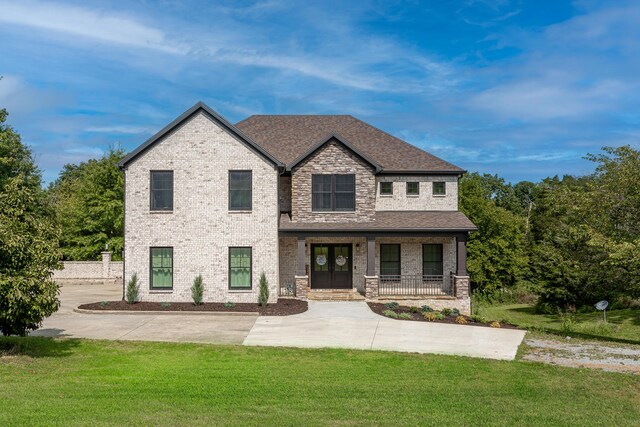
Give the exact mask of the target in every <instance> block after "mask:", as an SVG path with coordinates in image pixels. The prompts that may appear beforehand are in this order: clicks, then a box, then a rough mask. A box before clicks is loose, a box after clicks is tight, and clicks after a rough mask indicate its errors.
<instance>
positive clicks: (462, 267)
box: [456, 234, 467, 276]
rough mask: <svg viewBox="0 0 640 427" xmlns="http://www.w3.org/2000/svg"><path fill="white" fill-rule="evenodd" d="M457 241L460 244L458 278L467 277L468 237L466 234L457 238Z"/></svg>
mask: <svg viewBox="0 0 640 427" xmlns="http://www.w3.org/2000/svg"><path fill="white" fill-rule="evenodd" d="M456 241H457V243H458V251H457V252H458V262H457V264H458V266H457V272H456V275H457V276H466V275H467V236H466V234H463V235H460V236H458V237H456Z"/></svg>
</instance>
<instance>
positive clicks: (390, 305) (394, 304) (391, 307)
mask: <svg viewBox="0 0 640 427" xmlns="http://www.w3.org/2000/svg"><path fill="white" fill-rule="evenodd" d="M384 306H385V307H387V308H388V309H389V310H397V309H399V308H400V304H398V303H397V302H388V303H386V304H385V305H384Z"/></svg>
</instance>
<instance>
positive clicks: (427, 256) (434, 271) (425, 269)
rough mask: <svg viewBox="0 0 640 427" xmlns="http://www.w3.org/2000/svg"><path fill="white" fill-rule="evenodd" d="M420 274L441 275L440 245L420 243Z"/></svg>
mask: <svg viewBox="0 0 640 427" xmlns="http://www.w3.org/2000/svg"><path fill="white" fill-rule="evenodd" d="M422 275H423V276H442V245H440V244H429V245H422Z"/></svg>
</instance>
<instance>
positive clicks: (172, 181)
mask: <svg viewBox="0 0 640 427" xmlns="http://www.w3.org/2000/svg"><path fill="white" fill-rule="evenodd" d="M156 172H170V173H171V208H154V207H153V174H154V173H156ZM174 176H175V174H174V172H173V170H167V169H152V170H150V171H149V211H151V212H173V208H174V207H175V197H174V195H175V185H174V182H175V181H174Z"/></svg>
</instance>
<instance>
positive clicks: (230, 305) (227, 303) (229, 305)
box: [224, 301, 236, 308]
mask: <svg viewBox="0 0 640 427" xmlns="http://www.w3.org/2000/svg"><path fill="white" fill-rule="evenodd" d="M224 306H225V308H233V307H235V306H236V303H235V302H231V301H227V302H225V303H224Z"/></svg>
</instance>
